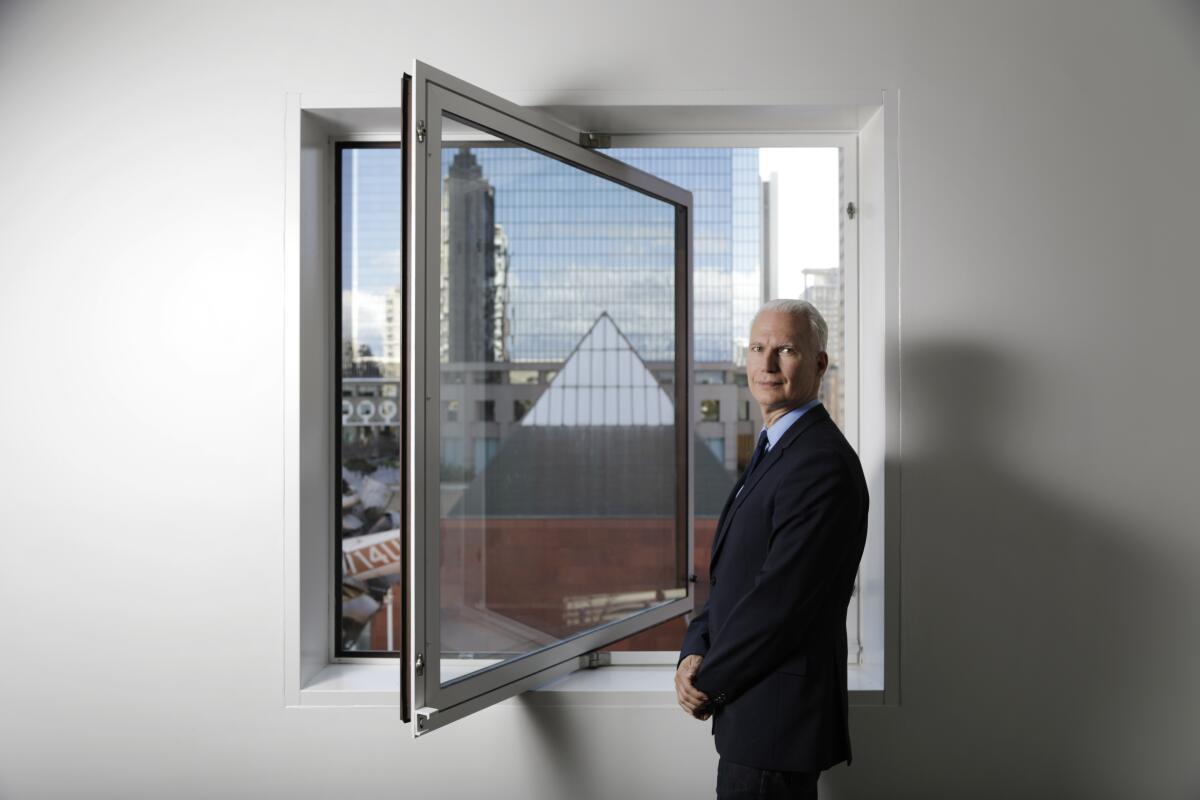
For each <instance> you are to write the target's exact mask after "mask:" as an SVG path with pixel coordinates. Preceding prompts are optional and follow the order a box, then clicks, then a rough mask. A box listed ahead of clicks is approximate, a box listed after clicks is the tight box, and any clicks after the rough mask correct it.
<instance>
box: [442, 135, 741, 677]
mask: <svg viewBox="0 0 1200 800" xmlns="http://www.w3.org/2000/svg"><path fill="white" fill-rule="evenodd" d="M444 129H445V130H446V131H453V132H454V133H455V134H457V135H459V136H460V137H461V135H462V134H463V133H464V132H465V133H467V135H468V136H469V137H470V139H469V140H464V139H462V138H458V139H454V140H448V141H445V142H443V151H442V154H443V155H442V159H443V160H442V164H441V174H442V186H441V189H442V207H441V231H442V235H441V279H440V292H441V301H440V309H441V313H440V320H439V355H440V363H441V374H442V376H443V381H442V385H441V387H440V391H441V397H442V400H443V401H444V402H445V401H450V400H455V401H458V402H459V403H460V407H461V408H463V409H470V410H472V412H473V413H474V415H475V418H474V420H472V421H471V424H468V425H463V426H456V427H451V426H443V427H442V431H441V452H440V460H441V477H442V480H441V508H440V529H441V548H440V564H441V567H440V585H441V609H440V614H441V619H440V622H441V624H440V637H441V643H442V654H441V655H442V664H441V666H442V681H443V683H447V682H451V681H453V680H455V679H457V678H460V677H462V676H464V675H467V674H470V673H473V672H475V671H477V670H479V669H483V668H485V667H487V666H490V665H493V664H496V663H499V662H501V661H504V660H507V659H510V658H514V657H518V656H521V655H524V654H527V653H530V652H533V651H536V650H539V649H541V648H543V647H546V646H549V645H552V644H554V643H556V642H558V641H561V640H563V639H565V638H569V637H571V636H574V635H577V634H580V633H583V632H586V631H588V630H592V629H594V628H596V627H597V626H601V625H604V624H607V623H611V622H615V621H618V620H620V619H623V618H625V617H627V616H629V615H631V614H634V613H636V612H639V611H642V610H645V609H648V608H651V607H654V606H656V605H659V604H662V603H664V602H667V601H669V600H672V599H675V598H678V597H682V596H684V595H685V593H686V583H685V575H686V572H687V568H688V565H686V564H681V563H679V559H680V548H679V545H678V541H679V537H680V535H681V534H684V535H685V532H684V531H683V530H682V528H681V526H680V525H679V524H678V523H677V518H678V517H679V516H680V512H681V510H680V509H677V508H676V485H677V484H676V481H677V475H678V474H679V470H680V468H681V467H680V464H679V463H678V459H677V455H676V443H675V424H674V415H675V401H674V395H673V389H672V387H671V386H670V385H667V386H664V385H663V383H662V382H661V381H660V380H659V379H658V378H657V377H656V376H657V375H659V374H664V373H665V374H667V375H671V373H672V370H673V369H674V365H675V357H676V353H675V296H674V292H675V258H676V254H675V208H674V207H673V206H672V205H670V204H669V203H666V202H663V201H661V200H657V199H654V198H651V197H648V196H646V195H644V194H641V193H640V192H637V191H634V190H632V189H629V188H627V187H624V186H622V185H620V184H617V183H614V182H612V181H609V180H607V179H604V178H600V177H598V176H595V175H592V174H590V173H587V172H584V171H582V170H580V169H578V168H575V167H572V166H569V165H566V164H564V163H562V162H560V161H558V160H556V159H553V158H550V157H547V156H545V155H542V154H540V153H538V152H536V151H533V150H530V149H527V148H524V147H521V146H518V145H510V144H509V143H507V142H501V141H497V140H495V139H493V138H491V137H490V136H489V135H487V134H483V133H480V132H478V131H475V132H472V131H471V129H470V128H469V127H468V126H465V125H464V124H462V123H460V122H457V121H455V120H452V119H448V120H446V125H445V126H444ZM463 374H466V375H469V376H479V377H472V378H469V379H468V380H466V381H463V382H460V383H456V382H454V381H453V380H452V376H454V375H463ZM485 423H486V424H485ZM704 453H705V455H706V457H707V459H708V460H709V461H711V462H712V464H713V465H715V466H713V468H712V469H711V470H709V471H708V473H706V474H708V475H709V476H710V477H714V476H715V478H716V479H717V480H718V481H721V482H725V481H729V479H728V477H727V475H726V473H725V472H724V470H722V469H721V468H720V466H719V464H717V461H716V459H715V457H714V456H713V455H712V451H711V450H709V449H708V448H704ZM467 456H470V459H469V461H468V460H466V458H467ZM706 463H708V462H706ZM729 482H731V481H729Z"/></svg>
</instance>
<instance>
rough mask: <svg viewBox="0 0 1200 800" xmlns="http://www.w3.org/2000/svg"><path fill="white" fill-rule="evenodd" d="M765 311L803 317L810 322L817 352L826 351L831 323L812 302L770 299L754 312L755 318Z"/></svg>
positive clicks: (809, 325) (798, 317)
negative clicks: (826, 321)
mask: <svg viewBox="0 0 1200 800" xmlns="http://www.w3.org/2000/svg"><path fill="white" fill-rule="evenodd" d="M764 311H775V312H778V313H781V314H790V315H791V316H793V317H796V318H797V319H801V318H803V319H804V320H805V322H807V323H808V327H809V330H810V331H811V333H812V341H813V343H814V344H816V346H817V352H818V353H823V352H825V346H826V345H827V344H828V343H829V325H827V324H826V323H825V317H823V316H821V312H820V311H819V310H817V307H816V306H814V305H813V304H812V303H810V302H808V301H807V300H790V299H787V298H780V299H778V300H768V301H767V302H765V303H763V304H762V307H761V308H760V309H758V311H757V312H756V313H755V314H754V318H755V319H758V315H759V314H761V313H763V312H764ZM751 324H753V323H751Z"/></svg>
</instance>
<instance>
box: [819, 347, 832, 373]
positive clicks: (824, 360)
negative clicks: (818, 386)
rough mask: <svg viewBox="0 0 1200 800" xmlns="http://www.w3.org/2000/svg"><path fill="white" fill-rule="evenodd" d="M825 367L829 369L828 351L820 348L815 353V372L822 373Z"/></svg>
mask: <svg viewBox="0 0 1200 800" xmlns="http://www.w3.org/2000/svg"><path fill="white" fill-rule="evenodd" d="M827 369H829V353H826V352H825V351H824V350H822V351H821V352H819V353H817V374H818V375H824V374H825V370H827Z"/></svg>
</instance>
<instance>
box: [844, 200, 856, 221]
mask: <svg viewBox="0 0 1200 800" xmlns="http://www.w3.org/2000/svg"><path fill="white" fill-rule="evenodd" d="M857 215H858V206H856V205H854V203H847V204H846V216H847V217H849V218H850V219H854V217H855V216H857Z"/></svg>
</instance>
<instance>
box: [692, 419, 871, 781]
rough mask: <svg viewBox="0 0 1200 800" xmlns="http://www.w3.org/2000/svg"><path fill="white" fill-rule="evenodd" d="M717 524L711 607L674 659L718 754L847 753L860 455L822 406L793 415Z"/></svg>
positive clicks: (818, 765)
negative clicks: (698, 697)
mask: <svg viewBox="0 0 1200 800" xmlns="http://www.w3.org/2000/svg"><path fill="white" fill-rule="evenodd" d="M741 486H742V484H741V482H740V481H739V483H738V486H735V487H734V489H733V493H732V494H731V495H730V497H729V500H728V501H727V502H726V503H725V510H724V511H723V512H722V513H721V520H720V522H719V523H718V525H717V535H716V538H715V539H714V540H713V555H712V561H711V567H710V570H709V575H710V578H709V580H710V582H711V583H712V590H711V592H710V593H709V597H708V603H707V604H706V605H705V607H704V609H703V610H702V611H700V612H699V613H698V614H696V615H695V617H694V618H693V619H692V622H691V624H690V625H689V626H688V629H687V633H686V635H685V636H684V641H683V647H682V648H681V649H680V658H681V660H682V658H683V657H685V656H688V655H692V654H699V655H702V656H704V661H703V663H702V664H701V665H700V671H699V673H698V674H697V676H696V680H695V685H696V688H698V689H699V690H700V691H702V692H704V693H705V694H707V695H708V697H709V698H710V701H711V702H712V703H713V712H714V713H713V734H714V735H715V736H716V745H717V752H718V753H720V755H721V757H722V758H725V759H728V760H729V761H732V762H735V763H738V764H742V765H744V766H748V767H756V768H758V769H771V770H790V771H816V770H822V769H828V768H829V767H831V766H833V765H834V764H837V763H840V762H842V761H849V760H850V731H849V725H848V722H847V694H846V655H847V653H846V608H847V606H848V604H849V602H850V596H851V592H852V591H853V588H854V576H855V573H856V572H857V571H858V562H859V559H860V558H861V557H862V552H863V545H864V543H865V542H866V535H867V486H866V481H865V480H864V478H863V471H862V466H861V464H860V463H859V460H858V456H857V455H856V454H855V452H854V450H853V449H852V448H851V447H850V445H849V443H848V442H847V441H846V439H845V437H844V436H842V433H841V431H839V430H838V428H837V425H835V424H834V422H833V420H831V419H830V417H829V412H827V411H826V410H825V407H824V406H821V405H817V406H814V407H813V408H812V409H810V410H809V411H808V412H806V413H805V414H804V416H802V417H801V418H800V419H799V420H797V421H796V422H795V423H794V424H793V425H792V426H791V427H790V428H789V429H788V430H787V431H786V432H785V433H784V435H783V438H781V439H780V440H779V441H778V442H777V443H776V444H775V446H774V447H772V448H771V450H770V451H768V453H767V454H766V456H765V457H764V458H763V460H762V463H760V464H759V465H758V466H757V467H756V468H755V470H754V472H753V474H751V475H750V478H749V480H748V481H747V482H746V484H745V486H744V487H743V488H742V491H741V493H740V494H738V488H739V487H741Z"/></svg>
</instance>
